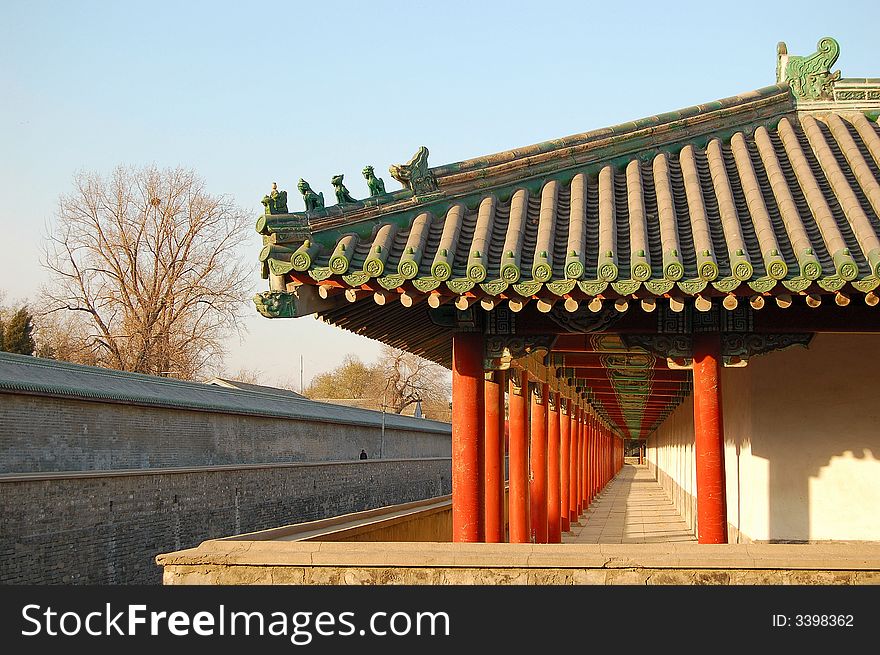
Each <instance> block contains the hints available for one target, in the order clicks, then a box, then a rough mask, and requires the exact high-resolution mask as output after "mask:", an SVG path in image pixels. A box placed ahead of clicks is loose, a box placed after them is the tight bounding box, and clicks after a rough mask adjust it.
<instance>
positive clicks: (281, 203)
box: [261, 182, 289, 214]
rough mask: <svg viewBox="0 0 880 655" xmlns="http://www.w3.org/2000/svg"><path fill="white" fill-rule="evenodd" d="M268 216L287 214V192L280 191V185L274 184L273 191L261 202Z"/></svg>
mask: <svg viewBox="0 0 880 655" xmlns="http://www.w3.org/2000/svg"><path fill="white" fill-rule="evenodd" d="M261 202H262V203H263V206H264V207H265V208H266V213H267V214H287V213H289V212H288V211H287V191H279V190H278V183H277V182H272V190H271V191H270V192H269V195H267V196H263V200H261Z"/></svg>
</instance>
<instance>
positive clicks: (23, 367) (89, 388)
mask: <svg viewBox="0 0 880 655" xmlns="http://www.w3.org/2000/svg"><path fill="white" fill-rule="evenodd" d="M248 386H249V387H252V388H253V387H256V388H257V389H259V390H252V389H248V390H245V389H238V388H231V387H223V386H220V385H215V384H205V383H204V382H185V381H183V380H176V379H174V378H163V377H156V376H153V375H142V374H140V373H126V372H123V371H114V370H111V369H106V368H97V367H94V366H82V365H80V364H70V363H67V362H59V361H56V360H53V359H40V358H37V357H30V356H27V355H13V354H11V353H5V352H0V393H24V394H34V395H41V396H59V397H64V398H74V399H79V400H91V401H97V402H116V403H126V404H131V405H147V406H158V407H172V408H176V409H189V410H196V411H209V412H225V413H231V414H247V415H257V416H267V417H272V418H281V417H283V418H292V419H300V420H309V421H320V422H326V423H345V424H353V425H375V426H379V425H381V423H382V413H381V412H377V411H372V410H368V409H359V408H355V407H344V406H341V405H331V404H327V403H321V402H316V401H314V400H309V399H307V398H301V397H299V398H298V397H296V396H298V394H293V393H292V392H289V391H287V390H285V389H275V388H273V387H261V386H260V385H248ZM385 425H386V427H388V428H392V429H393V428H397V429H402V430H407V429H418V430H420V431H433V432H443V433H449V431H450V426H449V424H448V423H439V422H437V421H426V420H425V419H414V418H412V417H409V416H399V415H397V414H386V415H385Z"/></svg>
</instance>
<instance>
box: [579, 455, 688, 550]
mask: <svg viewBox="0 0 880 655" xmlns="http://www.w3.org/2000/svg"><path fill="white" fill-rule="evenodd" d="M696 540H697V538H696V536H695V535H694V533H693V531H692V530H691V529H690V528H689V527H688V525H687V523H685V521H684V519H683V518H682V517H681V515H680V514H679V513H678V512H677V511H676V509H675V507H674V506H673V504H672V501H671V500H669V497H668V496H667V495H666V493H665V492H664V491H663V488H662V487H661V486H660V484H659V483H657V481H656V480H654V478H653V476H652V475H651V473H650V471H649V470H648V467H647V466H645V465H640V464H624V466H623V468H622V469H621V470H620V473H618V474H617V476H616V477H615V478H614V479H613V480H612V481H611V482H610V483H608V486H606V487H605V489H604V490H603V491H602V493H601V494H599V496H598V497H597V498H596V499H595V500H593V504H592V505H591V506H590V507H589V508H588V509H587V510H586V511H585V512H584V513H583V514H582V515H581V516H580V517H579V520H578V521H577V522H576V523H574V524H572V526H571V532H569V533H567V534H564V535H562V543H565V544H620V543H623V544H639V543H643V544H651V547H652V548H656V545H655V544H657V543H664V542H667V541H669V542H672V541H675V542H681V541H692V542H696Z"/></svg>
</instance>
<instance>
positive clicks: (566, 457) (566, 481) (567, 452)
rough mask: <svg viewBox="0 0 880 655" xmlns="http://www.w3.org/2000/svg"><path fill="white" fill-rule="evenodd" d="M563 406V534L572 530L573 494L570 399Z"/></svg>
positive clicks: (561, 483) (561, 432)
mask: <svg viewBox="0 0 880 655" xmlns="http://www.w3.org/2000/svg"><path fill="white" fill-rule="evenodd" d="M560 402H561V403H562V406H561V407H560V408H559V409H560V412H559V414H560V416H559V420H560V423H559V474H560V478H559V487H560V497H559V518H560V520H561V526H560V529H561V530H562V532H568V531H569V530H571V516H570V515H569V511H568V497H569V494H570V493H571V489H570V482H571V465H570V460H571V418H570V417H569V414H571V400H570V399H568V398H560Z"/></svg>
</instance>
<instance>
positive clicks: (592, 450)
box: [586, 415, 598, 506]
mask: <svg viewBox="0 0 880 655" xmlns="http://www.w3.org/2000/svg"><path fill="white" fill-rule="evenodd" d="M588 435H589V437H588V439H587V487H586V496H587V501H586V502H587V505H588V506H589V505H590V504H591V503H592V502H593V498H594V497H595V495H596V494H595V488H596V438H597V436H598V433H597V426H596V421H595V419H594V418H593V416H592V415H591V416H590V429H589V432H588Z"/></svg>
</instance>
